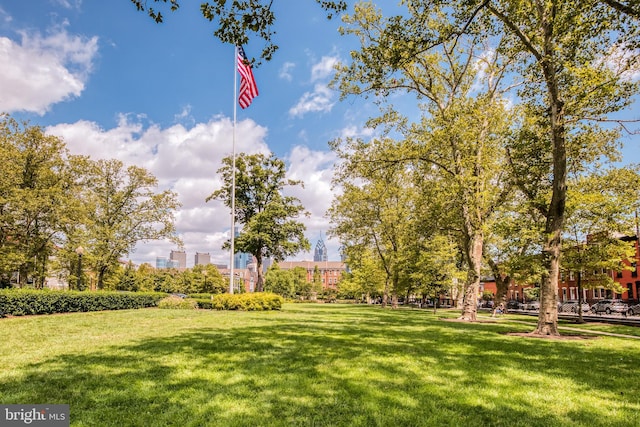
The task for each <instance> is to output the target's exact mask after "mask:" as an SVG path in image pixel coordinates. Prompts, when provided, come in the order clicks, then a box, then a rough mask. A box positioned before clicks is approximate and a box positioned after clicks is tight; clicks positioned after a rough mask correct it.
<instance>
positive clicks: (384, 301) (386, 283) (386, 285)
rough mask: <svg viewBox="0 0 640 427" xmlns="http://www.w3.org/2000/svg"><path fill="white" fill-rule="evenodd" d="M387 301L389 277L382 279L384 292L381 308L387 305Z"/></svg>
mask: <svg viewBox="0 0 640 427" xmlns="http://www.w3.org/2000/svg"><path fill="white" fill-rule="evenodd" d="M388 301H389V277H387V278H386V280H385V281H384V292H383V293H382V304H381V306H382V308H385V307H386V306H387V302H388Z"/></svg>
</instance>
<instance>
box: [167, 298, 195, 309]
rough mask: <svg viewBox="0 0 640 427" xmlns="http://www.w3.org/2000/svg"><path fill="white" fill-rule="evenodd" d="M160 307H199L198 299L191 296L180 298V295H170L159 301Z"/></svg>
mask: <svg viewBox="0 0 640 427" xmlns="http://www.w3.org/2000/svg"><path fill="white" fill-rule="evenodd" d="M158 308H168V309H174V310H195V309H196V308H198V303H197V301H196V300H194V299H191V298H180V297H179V296H175V295H170V296H168V297H166V298H163V299H161V300H160V302H158Z"/></svg>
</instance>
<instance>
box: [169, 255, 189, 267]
mask: <svg viewBox="0 0 640 427" xmlns="http://www.w3.org/2000/svg"><path fill="white" fill-rule="evenodd" d="M169 259H170V260H171V261H175V262H177V267H173V265H172V268H187V253H186V252H185V251H171V254H170V255H169Z"/></svg>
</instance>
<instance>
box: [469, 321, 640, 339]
mask: <svg viewBox="0 0 640 427" xmlns="http://www.w3.org/2000/svg"><path fill="white" fill-rule="evenodd" d="M478 317H480V316H478ZM482 317H486V318H487V319H496V320H498V321H500V323H506V322H511V323H520V324H522V325H531V326H533V327H535V326H536V324H537V323H536V322H527V321H524V320H514V319H505V318H504V317H500V318H496V317H491V316H482ZM558 330H561V331H571V332H581V333H583V334H594V335H606V336H609V337H616V338H631V339H634V340H640V336H635V335H626V334H616V333H614V332H603V331H592V330H589V329H582V328H573V327H571V326H558Z"/></svg>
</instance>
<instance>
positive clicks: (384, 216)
mask: <svg viewBox="0 0 640 427" xmlns="http://www.w3.org/2000/svg"><path fill="white" fill-rule="evenodd" d="M333 149H334V150H335V151H336V153H337V154H338V156H339V157H340V162H339V166H338V167H337V171H336V174H335V178H334V184H335V185H338V186H340V187H341V188H342V194H340V195H339V196H337V197H336V198H335V199H336V201H335V203H334V204H333V206H332V207H331V208H330V210H329V217H330V219H331V222H332V224H333V226H332V229H331V232H330V233H331V234H332V235H335V236H338V237H339V238H340V240H341V242H342V243H343V245H345V246H356V247H360V248H369V249H370V250H372V251H373V252H374V253H375V254H376V255H377V256H378V257H379V260H380V263H381V265H382V267H383V269H384V272H385V284H386V286H385V292H384V295H383V306H384V305H386V303H387V297H388V296H391V297H392V301H391V302H392V305H393V306H394V307H396V306H397V300H398V298H397V297H398V295H399V294H401V292H403V289H406V287H407V286H408V276H407V275H406V274H403V272H406V271H407V269H406V268H405V265H406V263H407V262H408V255H409V254H410V253H412V251H410V250H409V248H410V247H411V246H412V245H415V244H417V243H418V242H419V241H420V239H419V238H418V236H417V234H416V232H415V228H416V215H415V213H416V208H415V206H416V201H417V199H418V197H417V193H416V187H415V185H413V183H412V178H413V176H412V173H411V171H410V170H408V169H407V168H406V167H405V165H403V164H402V163H399V162H396V163H389V164H388V165H386V166H385V167H380V165H379V164H378V163H377V161H370V160H374V159H384V158H387V157H388V156H389V155H390V153H393V152H396V151H398V150H399V149H401V147H399V145H398V144H397V143H396V142H395V141H393V140H391V139H380V140H373V141H370V142H368V143H366V142H364V141H360V140H348V141H347V142H345V143H343V144H340V143H339V141H335V142H334V143H333Z"/></svg>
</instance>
